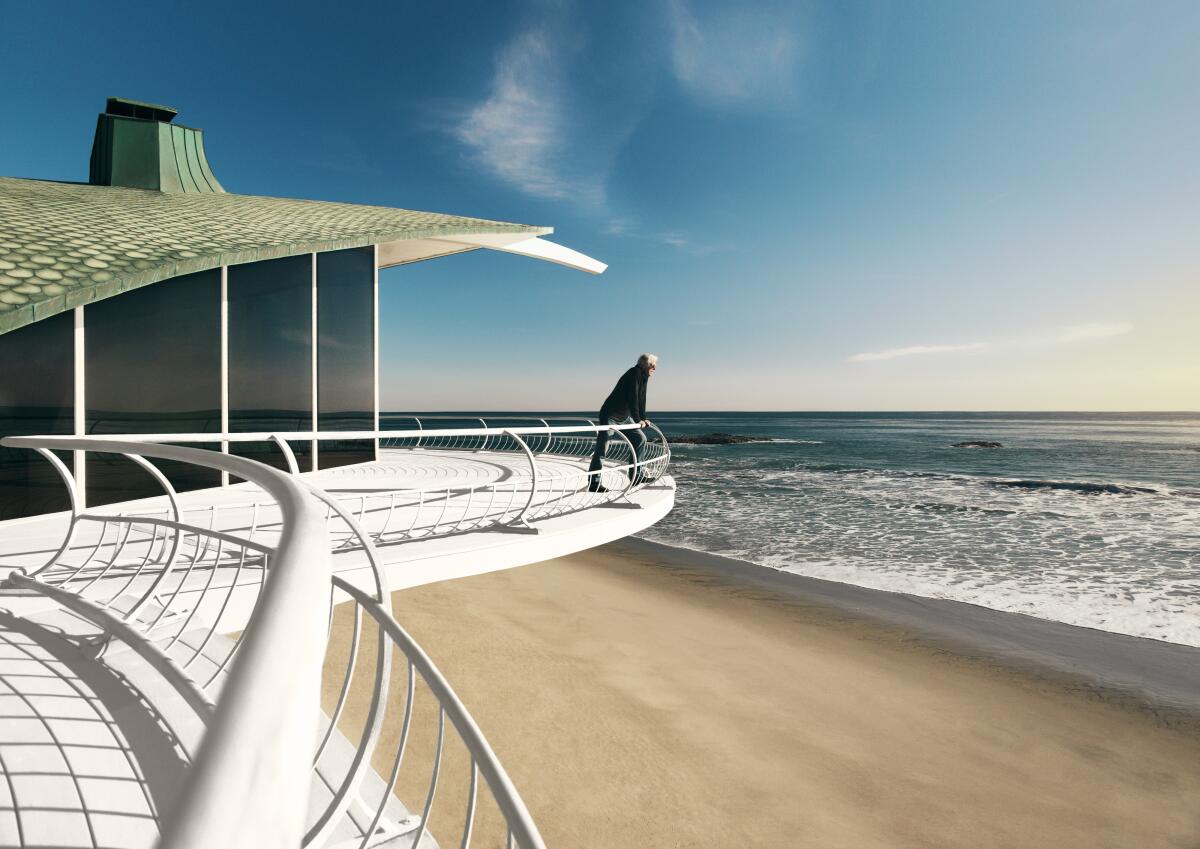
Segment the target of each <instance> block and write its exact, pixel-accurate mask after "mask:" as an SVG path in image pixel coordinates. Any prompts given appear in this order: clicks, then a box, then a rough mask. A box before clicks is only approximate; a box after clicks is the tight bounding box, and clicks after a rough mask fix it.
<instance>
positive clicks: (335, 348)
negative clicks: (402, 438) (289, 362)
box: [317, 248, 375, 469]
mask: <svg viewBox="0 0 1200 849" xmlns="http://www.w3.org/2000/svg"><path fill="white" fill-rule="evenodd" d="M317 406H318V418H317V420H318V429H319V430H374V428H375V251H374V249H373V248H353V249H351V250H345V251H330V252H328V253H322V254H318V255H317ZM374 459H375V443H374V441H373V440H350V439H343V440H325V441H322V442H321V444H320V446H319V451H318V453H317V463H318V464H319V465H320V467H321V468H322V469H329V468H333V467H334V466H345V465H348V464H350V463H364V462H367V461H369V460H374Z"/></svg>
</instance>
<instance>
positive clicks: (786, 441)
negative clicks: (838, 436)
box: [771, 437, 825, 445]
mask: <svg viewBox="0 0 1200 849" xmlns="http://www.w3.org/2000/svg"><path fill="white" fill-rule="evenodd" d="M771 441H772V442H778V443H781V444H786V445H824V444H825V442H824V440H820V439H785V438H783V437H772V438H771Z"/></svg>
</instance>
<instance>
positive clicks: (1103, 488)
mask: <svg viewBox="0 0 1200 849" xmlns="http://www.w3.org/2000/svg"><path fill="white" fill-rule="evenodd" d="M983 480H984V481H985V482H986V483H987V484H988V486H1003V487H1012V488H1013V489H1061V490H1066V491H1068V492H1079V493H1082V494H1084V495H1162V494H1164V493H1163V491H1162V490H1159V489H1155V488H1154V487H1151V486H1134V485H1132V484H1119V483H1089V482H1088V481H1044V480H1024V479H1017V480H1003V479H988V478H983Z"/></svg>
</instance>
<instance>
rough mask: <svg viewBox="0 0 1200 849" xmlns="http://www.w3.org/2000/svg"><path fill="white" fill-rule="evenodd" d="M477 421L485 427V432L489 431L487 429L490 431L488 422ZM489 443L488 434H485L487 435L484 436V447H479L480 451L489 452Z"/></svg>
mask: <svg viewBox="0 0 1200 849" xmlns="http://www.w3.org/2000/svg"><path fill="white" fill-rule="evenodd" d="M476 421H477V422H479V423H480V424H481V425H483V429H484V430H487V429H488V426H487V422H485V421H484V420H483V419H476ZM487 442H488V434H486V433H485V434H484V435H483V445H481V446H480V447H479V450H480V451H486V450H487Z"/></svg>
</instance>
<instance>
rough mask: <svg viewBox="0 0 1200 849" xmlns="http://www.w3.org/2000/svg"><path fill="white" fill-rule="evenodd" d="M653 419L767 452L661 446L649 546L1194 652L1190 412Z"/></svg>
mask: <svg viewBox="0 0 1200 849" xmlns="http://www.w3.org/2000/svg"><path fill="white" fill-rule="evenodd" d="M652 418H653V420H654V421H655V423H656V424H658V425H659V426H660V427H661V428H662V429H663V430H664V431H665V432H666V433H668V434H700V433H707V432H712V431H724V432H728V433H736V434H747V435H758V436H769V437H771V438H772V441H771V442H767V443H755V444H741V445H720V446H694V445H674V446H672V452H673V458H672V473H673V474H674V475H675V477H676V480H677V481H678V484H679V490H678V494H677V498H676V506H675V509H674V510H673V511H672V512H671V514H670V515H668V516H667V517H666V518H665V519H664V520H663V521H661V522H659V523H658V524H657V525H655V526H653V527H652V528H650V529H648V530H647V531H645V532H644V533H642V534H640V536H642V537H644V538H646V539H650V540H654V541H657V542H663V543H667V544H670V545H675V546H681V547H685V548H691V549H697V550H701V551H707V552H710V553H713V554H720V555H725V556H728V557H734V558H738V559H741V560H745V561H749V562H752V563H755V564H758V565H760V566H762V567H764V568H771V569H783V570H787V571H791V572H796V573H799V574H803V575H809V576H812V577H817V578H824V579H828V580H832V581H840V582H844V583H849V584H856V585H860V586H865V587H872V588H875V589H881V590H891V591H899V592H905V593H912V594H915V595H919V596H926V597H930V598H944V599H955V600H958V601H964V602H970V603H973V604H978V605H983V606H985V607H990V608H995V609H998V610H1007V611H1015V612H1019V613H1025V614H1029V615H1031V616H1037V617H1040V618H1043V619H1052V620H1057V621H1060V622H1066V623H1069V624H1073V625H1082V626H1086V627H1089V628H1099V629H1102V630H1106V631H1114V632H1117V633H1123V634H1132V635H1135V636H1141V637H1149V638H1153V639H1157V640H1166V641H1169V642H1175V643H1183V644H1187V645H1192V646H1200V413H658V414H653V415H652ZM967 440H990V441H995V442H1000V443H1001V444H1002V446H1003V447H1001V448H995V449H988V448H954V447H952V446H953V444H954V443H956V442H962V441H967Z"/></svg>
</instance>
